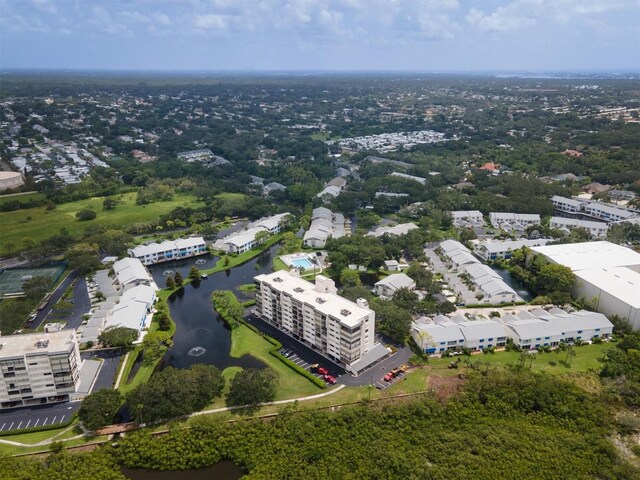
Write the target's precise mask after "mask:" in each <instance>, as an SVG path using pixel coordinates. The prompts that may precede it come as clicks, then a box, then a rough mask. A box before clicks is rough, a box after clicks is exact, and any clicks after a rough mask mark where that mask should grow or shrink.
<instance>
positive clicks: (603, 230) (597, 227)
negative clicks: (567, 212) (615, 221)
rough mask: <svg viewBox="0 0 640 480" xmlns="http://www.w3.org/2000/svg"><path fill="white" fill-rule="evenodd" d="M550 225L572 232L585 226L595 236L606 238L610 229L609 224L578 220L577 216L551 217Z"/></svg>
mask: <svg viewBox="0 0 640 480" xmlns="http://www.w3.org/2000/svg"><path fill="white" fill-rule="evenodd" d="M549 226H550V227H551V228H557V229H558V230H562V231H563V232H565V233H569V232H571V230H573V229H574V228H584V229H585V230H587V231H588V232H589V235H591V236H592V237H593V238H605V237H606V236H607V231H609V225H607V224H606V223H603V222H594V221H591V220H578V219H577V218H564V217H551V220H550V222H549Z"/></svg>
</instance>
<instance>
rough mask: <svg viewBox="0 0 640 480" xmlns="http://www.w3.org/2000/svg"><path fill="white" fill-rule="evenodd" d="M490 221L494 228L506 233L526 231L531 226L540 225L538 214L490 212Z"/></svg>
mask: <svg viewBox="0 0 640 480" xmlns="http://www.w3.org/2000/svg"><path fill="white" fill-rule="evenodd" d="M489 221H490V222H491V225H492V226H493V228H500V229H502V230H506V231H513V230H515V231H524V230H525V228H527V227H528V226H530V225H540V215H538V214H537V213H508V212H490V213H489Z"/></svg>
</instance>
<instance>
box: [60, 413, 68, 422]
mask: <svg viewBox="0 0 640 480" xmlns="http://www.w3.org/2000/svg"><path fill="white" fill-rule="evenodd" d="M66 416H67V415H66V414H65V415H62V418H61V419H60V423H62V422H63V421H64V417H66Z"/></svg>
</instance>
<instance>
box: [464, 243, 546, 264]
mask: <svg viewBox="0 0 640 480" xmlns="http://www.w3.org/2000/svg"><path fill="white" fill-rule="evenodd" d="M550 241H551V240H550V239H547V238H540V239H538V240H489V241H486V242H479V243H477V244H476V247H475V249H474V251H475V253H476V255H478V256H479V257H480V258H482V259H483V260H485V261H487V262H490V261H493V260H496V259H498V258H503V259H508V258H511V255H513V252H515V251H516V250H520V249H521V248H522V247H527V248H531V247H539V246H541V245H546V244H547V243H549V242H550Z"/></svg>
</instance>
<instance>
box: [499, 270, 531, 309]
mask: <svg viewBox="0 0 640 480" xmlns="http://www.w3.org/2000/svg"><path fill="white" fill-rule="evenodd" d="M491 268H492V269H493V271H494V272H496V273H497V274H498V275H500V276H501V277H502V280H504V283H506V284H507V285H509V286H510V287H511V288H513V289H514V290H515V292H516V293H517V294H518V295H520V296H521V297H522V299H523V300H524V301H525V302H528V301H530V300H531V299H532V298H533V295H531V292H529V290H527V289H526V288H525V286H524V285H523V284H522V282H520V281H519V280H518V279H516V278H513V277H512V276H511V272H509V270H505V269H503V268H497V267H491Z"/></svg>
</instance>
